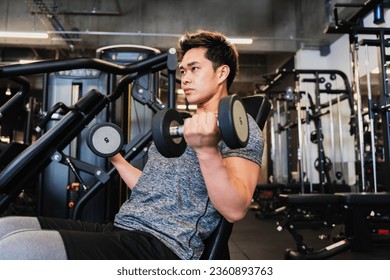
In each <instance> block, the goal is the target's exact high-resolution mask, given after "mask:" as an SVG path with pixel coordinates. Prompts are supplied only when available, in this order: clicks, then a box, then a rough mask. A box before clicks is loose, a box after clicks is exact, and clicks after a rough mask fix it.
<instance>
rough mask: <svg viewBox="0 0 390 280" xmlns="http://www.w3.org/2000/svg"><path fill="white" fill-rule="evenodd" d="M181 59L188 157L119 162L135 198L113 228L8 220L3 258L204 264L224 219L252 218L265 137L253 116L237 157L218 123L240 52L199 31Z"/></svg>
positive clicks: (188, 37)
mask: <svg viewBox="0 0 390 280" xmlns="http://www.w3.org/2000/svg"><path fill="white" fill-rule="evenodd" d="M179 59H180V61H181V62H180V65H179V69H180V73H181V83H182V88H183V90H184V92H185V95H186V98H187V101H188V102H189V103H190V104H196V105H197V110H196V113H195V114H194V115H193V116H192V117H191V118H188V119H186V120H185V123H184V138H185V141H186V143H187V148H186V151H185V152H184V154H183V155H182V156H180V157H177V158H165V157H163V156H161V155H160V154H159V153H158V151H157V149H156V147H155V146H154V145H153V144H152V145H151V147H150V149H149V152H148V162H147V164H146V165H145V167H144V169H143V171H141V170H138V169H136V168H135V167H133V166H132V165H131V164H130V163H128V162H127V161H126V160H125V159H124V158H123V157H122V156H121V155H120V154H117V155H115V156H113V157H112V158H111V159H110V160H111V163H112V164H113V165H114V166H115V167H116V169H117V170H118V172H119V174H120V176H121V178H122V179H123V181H124V182H125V183H126V185H127V186H128V187H129V188H130V189H131V190H132V192H131V195H130V197H129V199H128V200H127V201H126V202H125V203H124V204H123V205H122V207H121V209H120V210H119V212H118V214H117V215H116V217H115V220H114V222H113V224H106V225H95V224H90V223H86V222H81V221H63V220H60V219H53V218H45V217H38V218H27V217H7V218H4V219H0V238H1V239H0V258H10V259H15V258H18V257H19V258H24V259H29V258H43V259H45V258H46V259H199V258H200V256H201V254H202V251H203V249H204V244H203V240H204V239H206V238H207V237H208V236H209V235H210V234H211V233H212V232H213V231H214V229H215V228H216V226H217V225H218V223H219V221H220V219H221V216H223V217H225V218H226V219H227V220H228V221H230V222H235V221H238V220H240V219H242V218H243V217H244V216H245V214H246V211H247V209H248V207H249V205H250V203H251V200H252V196H253V192H254V189H255V187H256V184H257V180H258V176H259V173H260V164H261V158H262V153H263V138H262V133H261V131H260V129H259V128H258V126H257V125H256V123H255V122H254V120H253V119H252V118H251V117H250V116H248V118H249V130H250V133H249V141H248V145H247V146H246V147H245V148H240V149H235V150H232V149H230V148H228V147H227V146H226V144H225V143H224V142H223V141H221V137H220V133H219V130H218V126H217V116H216V112H217V111H218V110H217V109H218V104H219V101H220V99H221V98H223V97H225V96H227V95H228V90H229V87H230V85H231V84H232V82H233V80H234V78H235V76H236V74H237V72H238V53H237V50H236V49H235V47H234V46H233V45H232V44H230V43H229V42H228V41H227V40H226V38H225V36H224V35H222V34H220V33H216V32H207V31H198V32H197V33H194V34H188V33H187V34H185V36H183V37H182V38H181V39H180V41H179ZM26 222H27V223H28V226H23V223H26ZM26 228H28V230H27V231H26V230H24V231H23V230H22V231H20V229H26ZM15 247H16V248H19V249H15ZM37 250H38V252H37ZM3 252H6V253H5V254H3ZM49 252H51V254H49Z"/></svg>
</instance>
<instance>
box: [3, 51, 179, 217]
mask: <svg viewBox="0 0 390 280" xmlns="http://www.w3.org/2000/svg"><path fill="white" fill-rule="evenodd" d="M176 64H177V62H176V52H175V50H174V49H171V50H170V51H169V52H167V53H164V54H159V55H156V56H153V57H151V58H148V59H144V60H140V61H137V62H135V63H133V64H130V65H116V64H113V63H109V62H106V61H103V60H100V59H84V58H80V59H67V60H58V61H43V62H36V63H32V64H29V65H10V66H4V67H2V68H1V69H0V77H1V78H2V77H10V76H17V75H32V74H38V73H42V72H58V71H65V70H71V69H86V68H88V69H96V70H99V71H104V72H108V73H114V74H118V75H125V76H124V77H122V79H121V80H120V81H119V82H118V85H117V86H116V87H115V90H114V91H113V92H112V93H111V94H109V95H103V94H101V93H100V92H99V91H98V90H96V89H91V90H90V91H88V92H87V93H86V94H84V95H83V96H82V97H81V98H80V99H79V100H78V101H77V102H76V103H75V104H74V105H72V106H65V107H64V108H65V109H66V110H65V111H66V113H65V115H64V116H63V117H61V119H60V120H59V121H58V122H57V123H56V124H55V125H54V126H52V127H51V128H50V129H49V130H48V131H46V132H45V133H44V134H43V135H42V136H41V137H40V138H39V139H38V140H37V141H36V142H34V143H33V144H32V145H30V146H29V147H28V148H27V149H26V150H25V151H23V152H22V153H21V154H20V155H19V156H18V157H16V158H15V159H14V160H13V161H12V162H11V163H10V164H9V165H8V166H7V167H6V168H5V169H4V170H3V171H2V173H1V174H0V193H1V200H0V211H1V212H3V211H4V210H5V208H6V207H7V206H8V205H9V203H10V202H11V201H13V200H14V199H15V197H17V196H18V194H19V193H20V191H21V189H22V188H23V185H24V184H25V183H26V182H28V180H30V179H31V178H32V177H33V176H34V175H37V174H39V173H41V172H42V171H43V170H44V169H45V168H46V167H47V166H48V165H49V164H50V163H51V162H52V161H58V162H62V163H64V164H68V166H69V167H70V168H71V169H72V170H73V168H72V167H71V166H70V165H69V163H71V164H72V166H73V167H74V169H75V170H76V173H77V171H80V170H82V171H84V172H89V173H91V172H92V174H93V176H95V179H96V180H97V183H95V185H94V186H92V187H88V188H87V189H84V190H83V192H82V197H81V198H79V199H80V200H79V201H77V203H76V205H75V206H74V209H75V211H74V214H73V216H74V217H75V216H78V217H79V216H80V214H81V208H83V207H84V206H85V203H86V202H88V201H89V200H90V199H91V198H92V197H93V196H94V195H95V194H96V193H97V191H98V190H99V189H100V187H101V186H102V185H104V184H106V183H107V182H108V181H109V180H110V178H111V177H112V176H113V175H115V174H116V170H114V169H111V170H110V171H108V172H106V171H104V170H103V169H102V168H99V167H95V166H93V165H91V164H88V163H85V162H82V161H79V160H76V159H75V158H71V157H70V156H68V155H65V154H64V153H63V152H62V150H63V149H64V148H65V147H66V146H67V145H69V143H71V141H73V139H75V137H77V136H78V135H79V134H80V133H81V132H82V131H83V129H84V128H85V127H86V126H87V125H88V124H89V123H91V121H93V120H94V119H95V117H96V116H97V115H98V114H99V113H100V112H101V111H102V110H104V109H105V108H106V107H107V106H109V105H110V104H111V103H113V102H115V101H116V100H117V99H118V98H119V97H120V96H121V95H122V94H123V92H124V91H125V89H126V88H127V87H128V85H129V84H130V83H131V82H133V81H134V80H136V79H137V77H139V76H140V75H143V74H145V73H148V72H150V73H156V72H158V71H161V70H162V69H165V68H169V69H170V70H169V71H168V73H169V75H174V74H175V69H176ZM148 106H150V107H151V108H153V110H155V111H157V110H160V109H161V108H164V107H165V105H163V104H159V103H152V104H148ZM150 140H151V137H149V134H147V135H146V136H145V137H144V139H143V141H138V142H137V143H135V144H134V146H133V147H132V148H131V149H130V148H128V149H127V152H129V150H130V151H131V152H129V153H128V154H130V155H129V156H127V157H128V158H129V157H135V155H136V152H137V153H138V151H139V149H138V148H140V147H141V146H142V145H146V144H148V143H149V142H150ZM141 150H142V148H141ZM76 173H75V174H76ZM84 185H85V184H84ZM81 201H83V203H79V202H81ZM76 209H79V210H78V211H76Z"/></svg>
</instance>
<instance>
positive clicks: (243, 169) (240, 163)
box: [223, 157, 260, 195]
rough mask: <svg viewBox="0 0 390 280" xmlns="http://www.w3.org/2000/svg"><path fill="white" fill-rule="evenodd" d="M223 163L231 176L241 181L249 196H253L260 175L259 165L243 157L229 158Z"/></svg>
mask: <svg viewBox="0 0 390 280" xmlns="http://www.w3.org/2000/svg"><path fill="white" fill-rule="evenodd" d="M223 161H224V164H225V166H226V168H227V169H228V172H229V174H231V176H233V177H234V178H236V179H237V180H239V181H240V182H241V183H242V184H243V185H244V186H245V187H246V188H247V190H248V191H249V194H250V195H253V192H254V190H255V188H256V185H257V183H258V179H259V175H260V166H259V164H257V163H255V162H253V161H251V160H249V159H246V158H242V157H227V158H225V159H224V160H223Z"/></svg>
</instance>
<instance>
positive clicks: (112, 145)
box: [87, 123, 124, 157]
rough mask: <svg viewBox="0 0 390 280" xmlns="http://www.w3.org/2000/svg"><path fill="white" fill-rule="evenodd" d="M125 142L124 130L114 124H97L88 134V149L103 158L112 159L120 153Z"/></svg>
mask: <svg viewBox="0 0 390 280" xmlns="http://www.w3.org/2000/svg"><path fill="white" fill-rule="evenodd" d="M123 142H124V140H123V134H122V130H121V129H120V128H119V126H117V125H116V124H113V123H99V124H96V125H94V126H92V127H91V129H90V130H89V131H88V134H87V145H88V147H89V148H90V149H91V150H92V151H93V152H94V153H95V154H97V155H98V156H101V157H111V156H113V155H115V154H117V153H119V152H120V150H121V149H122V147H123Z"/></svg>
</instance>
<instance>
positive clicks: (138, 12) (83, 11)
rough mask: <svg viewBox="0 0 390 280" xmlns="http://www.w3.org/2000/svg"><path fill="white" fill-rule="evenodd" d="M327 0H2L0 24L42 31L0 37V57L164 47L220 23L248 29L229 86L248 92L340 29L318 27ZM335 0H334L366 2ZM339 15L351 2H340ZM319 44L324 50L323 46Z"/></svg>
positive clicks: (228, 30) (233, 31)
mask: <svg viewBox="0 0 390 280" xmlns="http://www.w3.org/2000/svg"><path fill="white" fill-rule="evenodd" d="M334 2H336V1H333V3H332V1H331V0H240V1H237V0H198V1H193V0H164V1H163V0H147V1H145V0H83V1H74V0H70V1H69V0H50V1H49V0H46V1H44V0H12V1H11V0H3V1H1V3H0V15H1V16H0V30H1V31H14V32H16V31H35V32H41V31H43V32H47V33H48V34H49V38H48V39H20V38H19V39H18V38H13V39H11V38H0V63H1V62H2V63H3V64H5V63H9V62H14V61H19V60H20V59H38V60H41V59H58V58H66V57H94V56H95V51H96V49H98V48H100V47H104V46H109V45H116V44H132V45H144V46H148V47H153V48H157V49H160V50H161V51H165V50H167V49H168V48H171V47H175V46H176V42H177V40H178V38H179V37H180V36H181V35H182V34H183V33H184V32H186V31H189V32H193V31H196V30H197V29H207V30H212V31H220V32H222V33H224V34H226V35H227V36H228V37H239V38H243V37H245V38H246V37H249V38H252V39H253V44H251V45H237V47H238V51H239V53H240V75H239V77H238V78H237V80H236V82H235V84H234V86H233V89H232V90H233V91H236V92H238V93H249V92H253V90H254V84H255V83H257V82H258V81H259V80H262V79H263V75H264V74H267V73H272V72H274V71H275V69H276V68H278V67H281V66H282V65H284V64H285V63H286V62H287V61H289V60H291V58H292V57H293V56H294V54H295V52H296V51H297V50H298V49H301V48H306V49H319V50H321V53H324V55H326V50H327V47H328V46H329V44H331V43H332V42H333V41H334V40H336V39H337V38H338V36H340V35H336V34H324V32H323V31H324V28H325V27H326V26H327V25H329V24H332V22H333V20H334V19H333V7H334ZM364 2H366V0H355V1H354V0H349V1H348V0H339V1H337V3H360V4H362V3H364ZM341 12H343V13H344V15H346V14H348V13H352V12H353V11H351V10H350V9H344V10H343V9H341ZM323 51H324V52H323Z"/></svg>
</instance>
